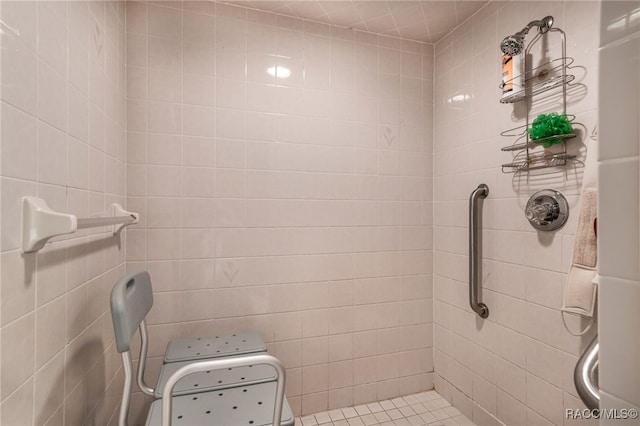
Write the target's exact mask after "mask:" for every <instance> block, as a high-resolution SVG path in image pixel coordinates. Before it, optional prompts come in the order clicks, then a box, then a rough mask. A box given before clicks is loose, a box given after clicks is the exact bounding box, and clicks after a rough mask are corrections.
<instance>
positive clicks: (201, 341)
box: [164, 333, 267, 363]
mask: <svg viewBox="0 0 640 426" xmlns="http://www.w3.org/2000/svg"><path fill="white" fill-rule="evenodd" d="M266 350H267V346H266V345H265V343H264V341H263V340H262V337H260V335H259V334H258V333H236V334H223V335H219V336H208V337H192V338H187V339H175V340H172V341H171V342H169V344H168V345H167V350H166V352H165V355H164V362H165V363H168V362H179V361H188V360H197V359H206V358H218V357H225V356H233V355H244V354H250V353H255V352H266Z"/></svg>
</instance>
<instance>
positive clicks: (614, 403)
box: [598, 1, 640, 424]
mask: <svg viewBox="0 0 640 426" xmlns="http://www.w3.org/2000/svg"><path fill="white" fill-rule="evenodd" d="M639 17H640V3H639V2H637V1H632V2H626V3H623V2H612V3H608V2H603V3H602V22H601V28H600V30H601V40H600V46H601V48H600V55H599V60H600V62H599V63H600V67H601V70H602V74H601V75H602V78H601V79H600V93H601V95H600V98H601V100H600V103H601V113H600V117H599V120H600V134H601V137H602V139H603V140H607V141H611V143H609V144H606V145H604V144H603V145H602V147H601V149H600V155H599V160H600V162H599V172H600V175H601V179H600V186H599V190H600V193H601V194H603V195H604V196H603V197H602V198H603V200H602V202H601V204H600V211H599V215H600V218H601V222H600V223H602V226H601V228H602V234H603V238H602V244H601V246H600V248H599V252H598V256H599V257H600V260H601V263H600V264H601V267H600V273H601V275H603V277H602V285H601V288H602V290H601V292H600V299H599V309H600V312H601V316H600V321H599V326H600V330H601V332H600V364H599V368H600V377H601V384H600V386H601V388H602V390H603V399H602V403H601V406H602V407H604V408H611V409H617V410H620V409H623V408H624V409H630V408H632V409H635V410H636V413H637V412H638V411H637V410H638V408H639V407H640V389H639V388H638V383H640V369H639V368H638V363H637V362H636V361H637V359H638V356H639V355H638V354H640V344H639V343H638V339H637V338H636V335H637V330H638V323H639V322H640V314H639V313H638V309H637V308H636V306H635V305H636V302H637V300H638V296H639V294H640V282H639V279H640V270H639V268H638V256H639V254H638V253H639V251H638V250H639V247H638V239H639V236H640V234H639V231H638V217H639V216H640V207H639V201H638V192H639V191H640V187H639V185H640V179H639V177H638V176H639V172H638V168H639V166H638V152H640V151H639V149H640V148H639V146H640V132H639V130H638V118H639V117H640V105H639V104H638V96H637V94H638V93H640V78H638V75H639V74H638V73H639V72H640V43H639V42H638V40H639V39H640V32H639V29H640V27H639V26H638V22H640V21H638V18H639ZM605 76H606V77H605ZM616 81H623V82H625V84H624V85H625V86H626V90H625V91H624V92H620V91H619V90H618V85H617V84H615V82H616ZM613 106H615V107H614V108H615V109H612V107H613ZM613 111H620V112H621V114H617V113H612V112H613ZM605 233H606V234H605ZM604 235H606V237H604ZM612 422H613V421H612V420H608V421H602V424H611V423H612ZM627 422H630V423H633V422H636V423H637V419H634V420H631V419H627Z"/></svg>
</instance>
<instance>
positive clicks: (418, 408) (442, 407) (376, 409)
mask: <svg viewBox="0 0 640 426" xmlns="http://www.w3.org/2000/svg"><path fill="white" fill-rule="evenodd" d="M369 425H381V426H427V425H428V426H440V425H442V426H475V425H474V424H473V422H472V421H471V420H469V419H468V418H467V417H465V416H464V415H463V414H462V413H461V412H460V411H458V410H457V409H456V408H455V407H452V406H451V404H449V402H448V401H447V400H446V399H444V398H443V397H441V396H440V395H439V394H438V392H436V391H434V390H430V391H427V392H422V393H417V394H415V395H409V396H404V397H401V398H394V399H389V400H386V401H379V402H372V403H369V404H363V405H358V406H355V407H347V408H341V409H336V410H330V411H324V412H322V413H316V414H309V415H307V416H303V417H299V418H296V426H369Z"/></svg>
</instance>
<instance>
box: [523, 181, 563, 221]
mask: <svg viewBox="0 0 640 426" xmlns="http://www.w3.org/2000/svg"><path fill="white" fill-rule="evenodd" d="M524 214H525V216H526V217H527V220H529V223H530V224H531V226H533V227H534V228H535V229H537V230H539V231H555V230H557V229H560V228H562V227H563V226H564V224H565V223H566V222H567V218H568V217H569V204H568V203H567V199H566V198H564V195H562V194H561V193H559V192H558V191H554V190H553V189H543V190H542V191H538V192H536V193H535V194H533V195H532V196H531V198H529V201H528V202H527V207H526V208H525V210H524Z"/></svg>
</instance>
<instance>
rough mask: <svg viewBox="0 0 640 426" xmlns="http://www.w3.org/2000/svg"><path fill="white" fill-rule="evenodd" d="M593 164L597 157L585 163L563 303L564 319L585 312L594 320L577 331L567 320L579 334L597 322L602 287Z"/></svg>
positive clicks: (596, 193) (595, 182)
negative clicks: (598, 269)
mask: <svg viewBox="0 0 640 426" xmlns="http://www.w3.org/2000/svg"><path fill="white" fill-rule="evenodd" d="M592 157H593V154H592ZM592 163H593V160H592V161H590V162H587V164H585V172H584V178H583V183H582V200H581V204H580V216H579V217H578V228H577V229H576V235H575V241H574V244H573V260H572V264H571V269H570V270H569V278H568V281H567V288H566V290H565V294H564V302H563V304H562V319H563V321H564V320H565V318H564V315H565V313H569V314H574V315H581V316H583V317H586V318H588V319H589V320H590V321H589V325H588V326H587V327H586V328H585V329H584V330H582V331H580V332H577V333H574V332H573V331H572V330H570V329H569V327H567V323H566V321H565V322H564V325H565V327H566V328H567V330H568V331H569V333H571V334H573V335H575V336H579V335H582V334H584V333H586V332H587V331H588V330H589V329H590V328H591V325H592V324H593V314H594V311H595V307H596V295H597V289H598V287H597V281H598V280H597V271H596V266H597V264H598V251H597V248H598V245H597V239H596V228H595V223H596V222H595V221H596V218H597V216H598V191H597V178H596V175H595V165H594V164H592Z"/></svg>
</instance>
